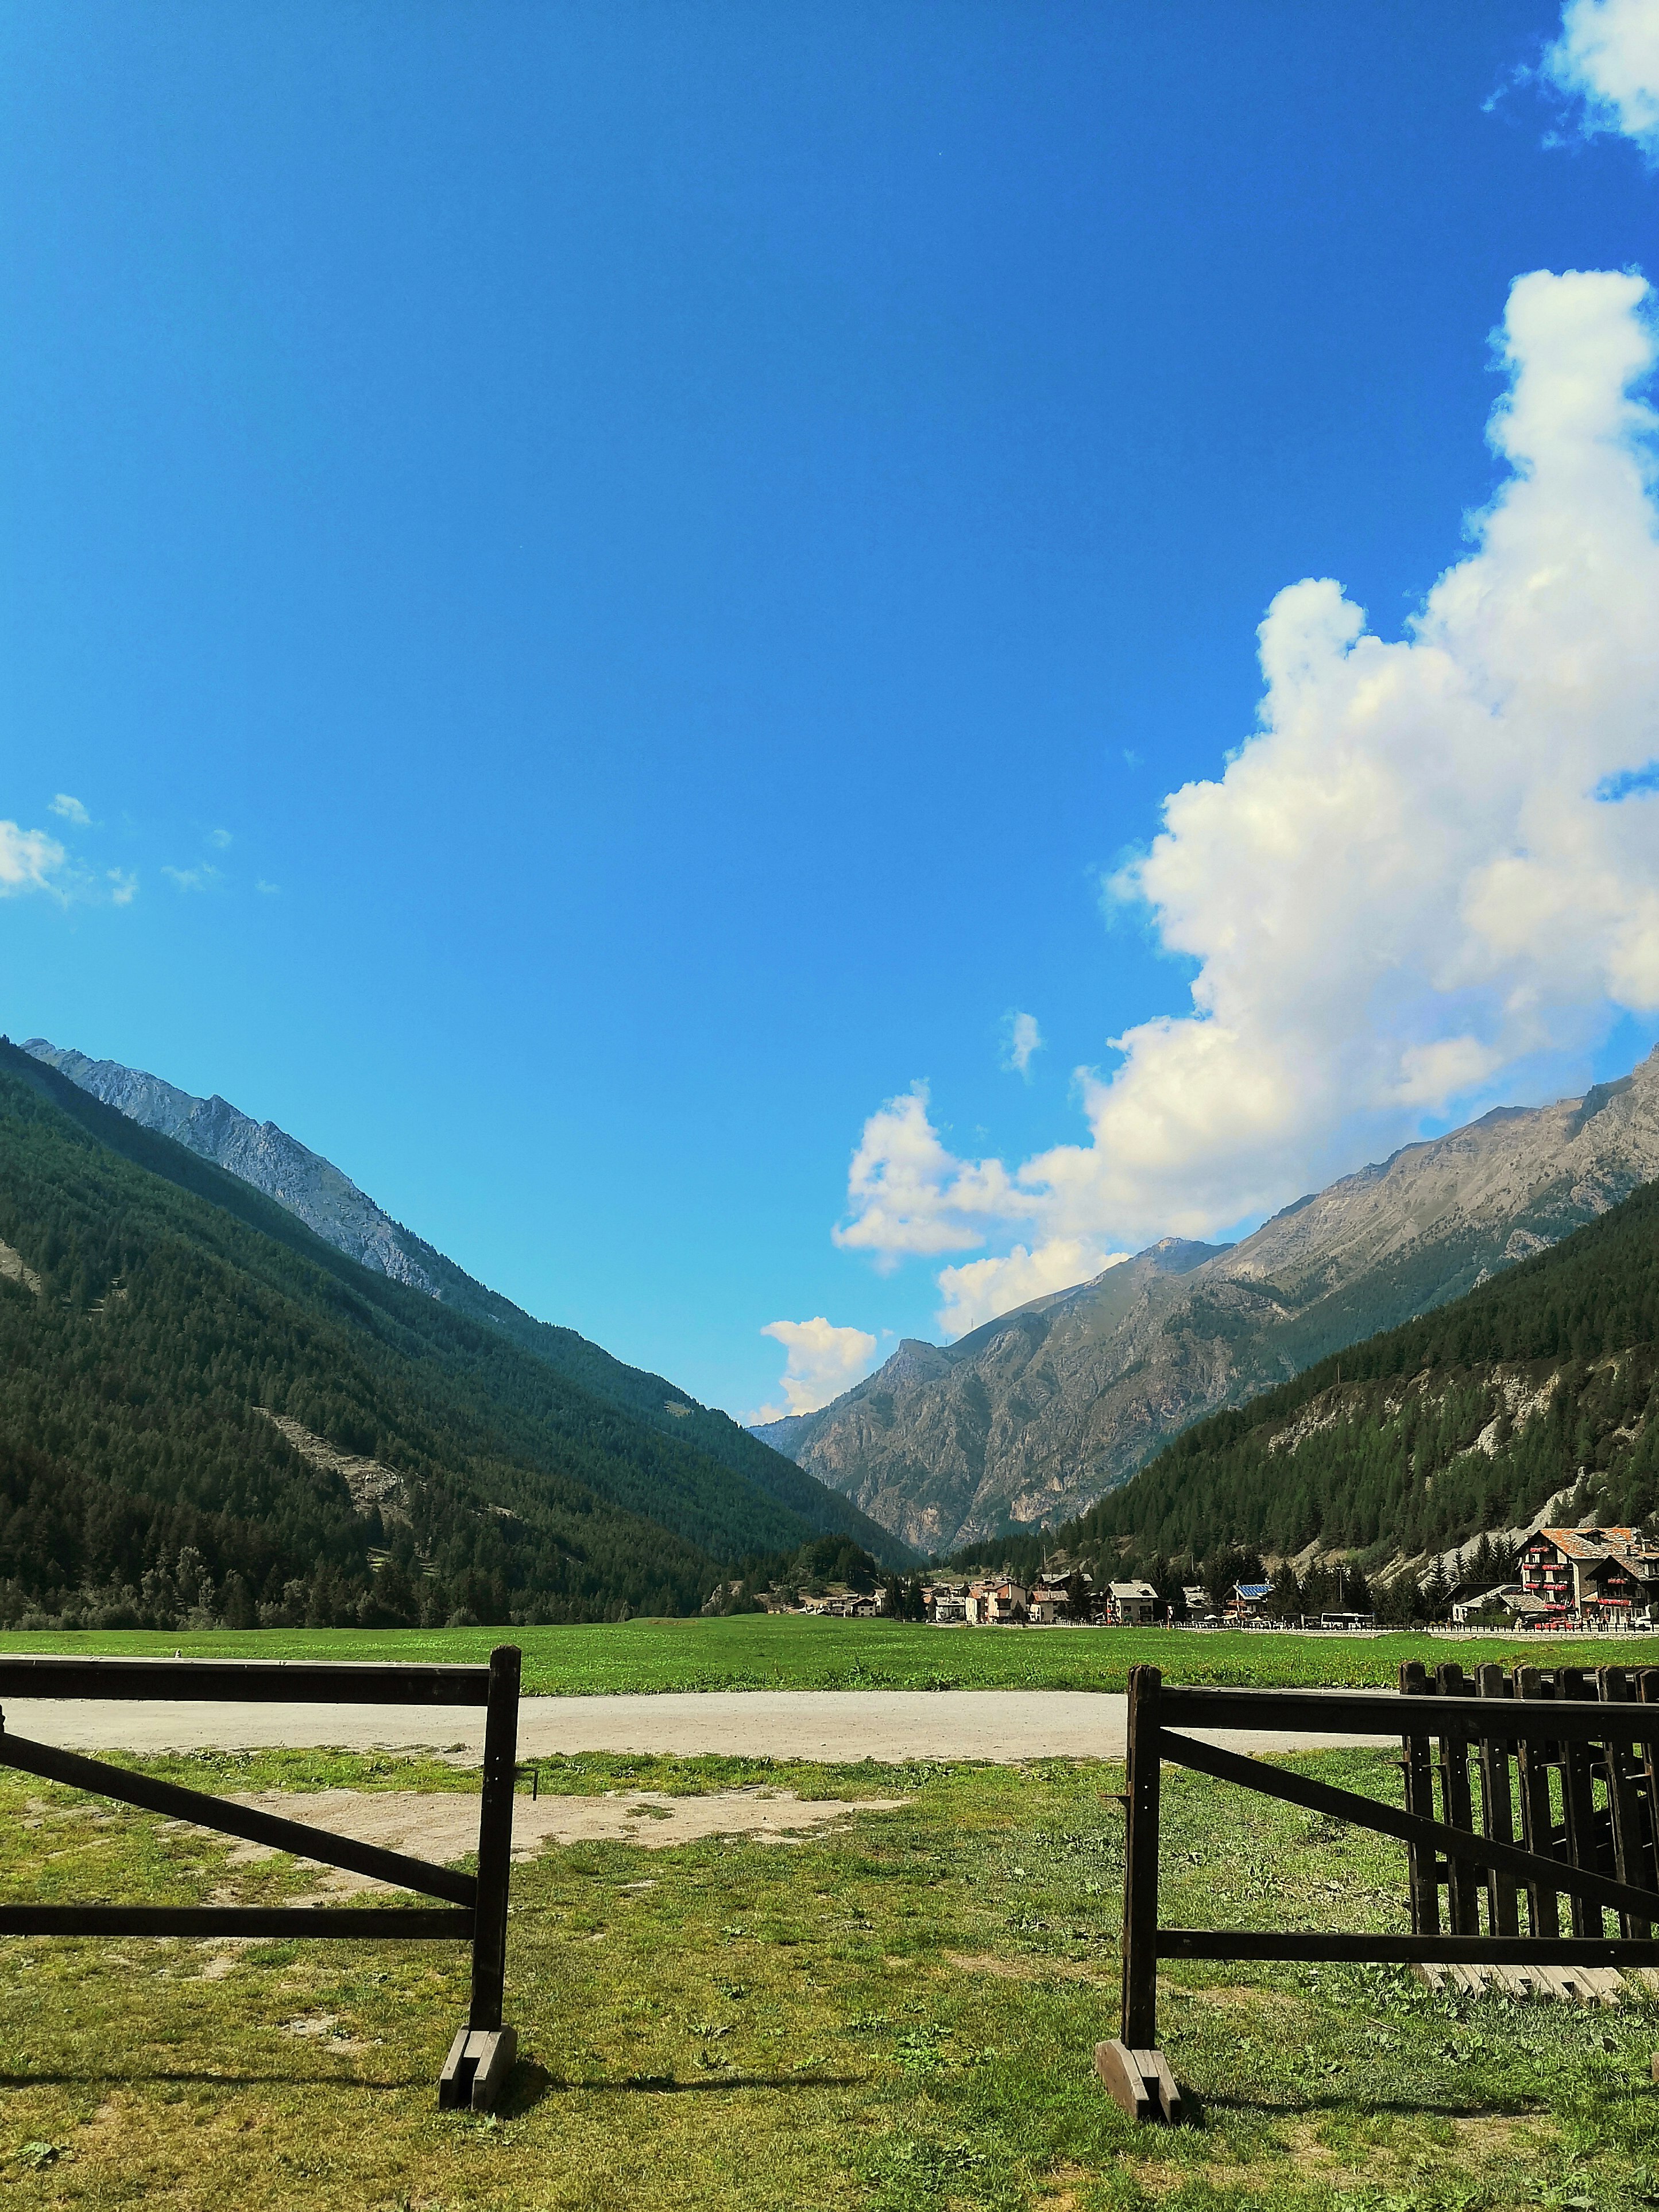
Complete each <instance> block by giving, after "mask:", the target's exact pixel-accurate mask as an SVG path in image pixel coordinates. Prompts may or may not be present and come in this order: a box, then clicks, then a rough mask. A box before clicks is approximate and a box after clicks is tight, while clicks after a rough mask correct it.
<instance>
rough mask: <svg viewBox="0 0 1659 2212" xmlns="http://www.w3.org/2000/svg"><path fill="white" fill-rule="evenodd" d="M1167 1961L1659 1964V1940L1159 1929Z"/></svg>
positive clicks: (1160, 1946)
mask: <svg viewBox="0 0 1659 2212" xmlns="http://www.w3.org/2000/svg"><path fill="white" fill-rule="evenodd" d="M1158 1955H1159V1957H1160V1958H1164V1959H1283V1960H1289V1961H1291V1962H1292V1963H1296V1964H1305V1963H1313V1964H1319V1963H1322V1962H1328V1963H1330V1964H1333V1965H1342V1964H1347V1965H1353V1966H1408V1965H1412V1964H1413V1963H1415V1962H1416V1961H1417V1960H1422V1961H1423V1962H1424V1963H1425V1964H1436V1963H1437V1964H1439V1965H1442V1966H1659V1942H1638V1941H1637V1940H1636V1939H1635V1938H1634V1937H1626V1936H1349V1935H1340V1936H1335V1935H1333V1936H1327V1935H1322V1934H1320V1933H1319V1932H1317V1931H1316V1930H1315V1929H1300V1928H1295V1929H1279V1930H1278V1931H1277V1932H1275V1931H1273V1930H1272V1929H1266V1930H1259V1929H1251V1928H1244V1929H1230V1928H1160V1929H1158Z"/></svg>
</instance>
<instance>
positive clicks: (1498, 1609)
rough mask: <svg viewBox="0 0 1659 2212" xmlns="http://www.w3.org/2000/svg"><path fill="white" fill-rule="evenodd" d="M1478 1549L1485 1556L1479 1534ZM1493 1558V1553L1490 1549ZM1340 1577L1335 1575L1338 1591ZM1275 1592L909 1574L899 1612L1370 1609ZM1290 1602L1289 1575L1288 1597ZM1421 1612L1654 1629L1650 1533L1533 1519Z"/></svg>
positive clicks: (1655, 1577) (1297, 1619)
mask: <svg viewBox="0 0 1659 2212" xmlns="http://www.w3.org/2000/svg"><path fill="white" fill-rule="evenodd" d="M1481 1556H1482V1558H1483V1559H1486V1557H1487V1556H1488V1547H1487V1546H1486V1544H1485V1543H1484V1542H1483V1544H1482V1546H1481ZM1492 1557H1493V1559H1494V1564H1498V1562H1499V1561H1500V1560H1501V1555H1498V1554H1494V1555H1492ZM1345 1580H1346V1577H1338V1578H1337V1580H1336V1583H1335V1588H1336V1589H1337V1590H1338V1591H1339V1593H1340V1592H1342V1590H1343V1586H1344V1582H1345ZM899 1589H900V1585H898V1584H897V1583H891V1584H890V1585H889V1588H888V1590H887V1591H886V1592H882V1591H878V1590H871V1591H867V1592H866V1591H860V1590H857V1589H850V1588H848V1587H847V1586H846V1585H845V1584H838V1585H834V1586H831V1587H829V1589H824V1588H823V1585H820V1586H819V1591H818V1594H816V1595H799V1596H798V1595H794V1594H793V1592H791V1593H788V1594H773V1595H766V1596H763V1597H762V1598H761V1599H760V1600H759V1603H761V1604H762V1605H763V1606H764V1607H767V1609H768V1610H769V1611H772V1612H792V1613H829V1614H833V1615H836V1616H837V1617H839V1618H841V1619H843V1620H874V1619H876V1618H877V1617H878V1616H879V1615H882V1614H884V1613H895V1612H896V1611H898V1610H899V1607H898V1606H897V1605H896V1602H895V1600H896V1595H897V1594H898V1592H899ZM1347 1594H1349V1595H1355V1596H1364V1595H1365V1586H1364V1582H1363V1580H1362V1579H1361V1578H1360V1577H1358V1576H1355V1577H1352V1583H1351V1584H1350V1587H1349V1589H1348V1591H1347ZM1285 1597H1286V1593H1285V1590H1284V1589H1280V1588H1279V1585H1278V1584H1277V1583H1275V1582H1273V1580H1271V1579H1268V1580H1264V1581H1257V1582H1237V1583H1233V1584H1232V1586H1231V1589H1228V1590H1226V1591H1225V1595H1222V1596H1220V1597H1219V1598H1218V1597H1217V1596H1216V1595H1214V1594H1213V1593H1212V1591H1211V1590H1210V1589H1206V1587H1205V1586H1204V1585H1202V1584H1201V1583H1181V1584H1179V1585H1172V1587H1171V1588H1170V1589H1169V1590H1167V1591H1164V1592H1160V1591H1159V1590H1158V1589H1155V1588H1154V1587H1153V1585H1152V1583H1150V1582H1145V1581H1135V1580H1132V1581H1121V1582H1097V1580H1096V1579H1095V1577H1094V1576H1093V1575H1091V1573H1090V1572H1089V1571H1088V1570H1087V1569H1085V1568H1083V1567H1081V1566H1074V1567H1068V1568H1067V1570H1066V1572H1065V1573H1064V1575H1063V1576H1062V1575H1061V1574H1060V1573H1058V1572H1052V1573H1050V1574H1049V1575H1048V1576H1046V1577H1038V1578H1037V1579H1036V1580H1035V1581H1033V1582H1031V1583H1022V1582H1019V1581H1017V1580H1016V1579H1014V1578H1013V1577H1012V1576H1009V1575H991V1576H986V1577H981V1578H980V1579H978V1580H973V1579H968V1580H945V1579H943V1578H940V1577H934V1578H933V1580H931V1581H921V1582H915V1581H913V1582H912V1583H910V1584H909V1585H908V1591H907V1592H906V1594H905V1597H904V1604H903V1617H904V1618H907V1619H909V1620H917V1619H921V1620H928V1621H932V1622H934V1623H936V1624H937V1625H938V1626H941V1627H955V1626H962V1627H967V1628H992V1627H1017V1628H1049V1627H1054V1626H1060V1625H1062V1624H1064V1625H1069V1626H1077V1627H1100V1628H1156V1627H1164V1626H1175V1625H1176V1624H1177V1623H1181V1624H1184V1625H1186V1626H1193V1627H1200V1628H1202V1627H1214V1628H1223V1627H1225V1628H1248V1627H1252V1626H1261V1627H1269V1626H1273V1627H1281V1628H1284V1627H1306V1628H1315V1627H1317V1628H1325V1629H1364V1628H1371V1627H1374V1626H1376V1620H1375V1616H1374V1615H1373V1614H1372V1613H1370V1611H1369V1610H1365V1609H1362V1608H1361V1607H1340V1606H1339V1607H1334V1608H1332V1607H1327V1608H1324V1609H1322V1610H1320V1611H1317V1612H1315V1613H1311V1614H1310V1615H1303V1614H1300V1613H1296V1614H1294V1617H1292V1614H1291V1609H1290V1608H1289V1607H1287V1606H1286V1602H1285ZM1295 1601H1296V1587H1295V1583H1294V1578H1293V1577H1292V1578H1291V1590H1290V1606H1291V1607H1294V1604H1295ZM1434 1602H1435V1610H1434V1611H1433V1612H1432V1613H1431V1614H1430V1615H1429V1618H1430V1619H1431V1620H1444V1619H1446V1618H1447V1617H1448V1615H1449V1618H1450V1620H1451V1621H1452V1622H1453V1624H1454V1625H1455V1626H1481V1625H1486V1626H1505V1627H1516V1628H1531V1629H1575V1630H1576V1629H1608V1628H1637V1629H1648V1628H1659V1544H1656V1543H1655V1542H1653V1541H1650V1539H1649V1538H1648V1537H1647V1536H1645V1535H1644V1534H1643V1532H1642V1531H1641V1530H1640V1529H1639V1528H1594V1527H1590V1526H1588V1525H1587V1526H1585V1527H1583V1528H1540V1529H1536V1530H1534V1533H1533V1534H1531V1535H1530V1536H1528V1538H1527V1539H1526V1541H1525V1542H1524V1543H1523V1545H1522V1550H1521V1552H1520V1554H1519V1556H1518V1558H1517V1559H1516V1562H1515V1565H1514V1567H1513V1569H1512V1570H1511V1579H1509V1580H1507V1581H1501V1582H1500V1581H1497V1580H1494V1579H1493V1578H1492V1576H1491V1575H1490V1574H1489V1575H1487V1576H1486V1577H1478V1578H1474V1579H1466V1580H1465V1581H1462V1582H1460V1583H1454V1584H1453V1585H1452V1586H1451V1587H1450V1589H1447V1588H1446V1586H1445V1584H1444V1582H1443V1581H1440V1582H1438V1583H1437V1589H1436V1591H1435V1597H1434Z"/></svg>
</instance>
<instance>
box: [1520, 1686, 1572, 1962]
mask: <svg viewBox="0 0 1659 2212" xmlns="http://www.w3.org/2000/svg"><path fill="white" fill-rule="evenodd" d="M1514 1683H1515V1694H1516V1699H1517V1700H1531V1701H1532V1702H1533V1703H1534V1704H1539V1705H1541V1704H1542V1703H1543V1701H1544V1697H1545V1691H1544V1681H1543V1677H1542V1676H1541V1674H1540V1673H1539V1671H1538V1669H1537V1668H1536V1667H1517V1668H1516V1670H1515V1675H1514ZM1552 1748H1553V1747H1552V1746H1551V1745H1550V1744H1548V1743H1547V1742H1541V1741H1540V1740H1539V1739H1538V1738H1537V1736H1535V1735H1527V1734H1522V1735H1518V1736H1517V1737H1516V1745H1515V1771H1516V1795H1517V1796H1518V1797H1519V1799H1520V1803H1521V1840H1522V1843H1523V1844H1525V1845H1526V1847H1527V1849H1528V1850H1529V1851H1530V1852H1531V1853H1532V1854H1533V1856H1534V1858H1541V1859H1548V1858H1553V1857H1556V1849H1555V1815H1554V1814H1553V1811H1552V1809H1551V1806H1550V1753H1551V1751H1552ZM1527 1921H1528V1926H1529V1928H1530V1929H1531V1931H1532V1933H1533V1934H1534V1936H1544V1937H1548V1936H1559V1934H1560V1932H1561V1910H1560V1906H1559V1904H1558V1902H1557V1900H1556V1893H1555V1887H1554V1885H1553V1883H1551V1882H1542V1881H1529V1882H1528V1884H1527Z"/></svg>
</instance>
